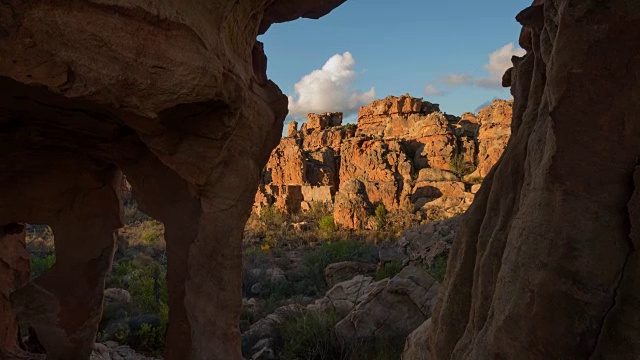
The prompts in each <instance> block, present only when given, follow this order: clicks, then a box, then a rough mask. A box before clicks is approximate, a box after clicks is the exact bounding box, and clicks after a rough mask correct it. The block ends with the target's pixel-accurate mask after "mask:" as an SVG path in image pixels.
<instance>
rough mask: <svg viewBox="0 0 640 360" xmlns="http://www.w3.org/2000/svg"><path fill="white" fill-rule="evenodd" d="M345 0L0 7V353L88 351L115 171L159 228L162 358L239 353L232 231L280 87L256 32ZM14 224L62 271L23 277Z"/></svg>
mask: <svg viewBox="0 0 640 360" xmlns="http://www.w3.org/2000/svg"><path fill="white" fill-rule="evenodd" d="M343 1H344V0H323V1H297V2H289V1H282V0H276V1H273V0H246V1H244V0H243V1H240V2H235V3H229V2H227V1H222V0H219V1H210V0H207V1H204V0H197V1H190V2H169V1H161V0H158V1H148V2H129V1H120V0H106V1H102V0H100V1H97V0H96V1H62V0H60V1H35V2H33V1H29V2H28V1H22V0H17V1H9V2H3V3H2V4H0V184H1V190H0V229H1V230H0V245H2V254H1V255H0V259H1V260H2V262H0V289H1V292H0V295H1V296H0V310H1V312H0V325H2V332H0V336H1V337H0V346H1V347H0V358H2V359H13V358H21V357H23V356H25V354H24V353H23V352H22V350H21V349H20V347H19V346H18V340H17V324H16V321H15V318H16V314H17V316H19V317H21V318H23V319H27V320H28V322H29V323H30V324H31V325H32V326H33V327H34V329H35V330H36V332H37V333H38V338H39V339H40V341H41V343H42V344H43V346H44V347H45V348H46V350H47V359H52V360H54V359H64V360H73V359H87V358H88V357H89V353H90V351H91V347H92V345H93V342H94V340H95V335H96V331H97V326H98V322H99V320H100V316H101V312H102V310H101V309H102V300H103V287H104V278H105V275H106V273H107V272H108V271H109V269H110V264H111V261H112V257H113V252H114V231H115V230H116V229H117V228H119V227H120V226H121V225H122V215H121V201H120V196H121V194H120V191H121V186H120V184H119V182H120V181H121V179H122V173H124V174H126V176H127V178H128V179H129V180H130V182H131V185H132V188H133V194H134V197H135V198H136V199H137V200H138V202H139V203H140V205H141V207H142V208H143V209H144V210H145V212H147V213H149V214H150V215H152V216H154V217H155V218H157V219H159V220H161V221H162V222H164V224H165V227H166V239H167V248H168V283H169V291H170V306H171V310H170V315H169V317H170V318H169V323H170V325H169V331H168V335H167V352H166V355H165V358H166V359H225V360H226V359H230V360H233V359H240V358H241V356H240V338H239V330H238V324H237V320H238V317H239V313H240V307H241V302H240V281H241V280H240V269H241V261H242V260H241V247H240V244H241V236H242V230H243V226H244V223H245V221H246V219H247V217H248V215H249V212H250V209H251V206H252V202H253V197H254V193H255V189H256V187H257V184H258V180H259V175H260V170H261V169H262V168H263V166H264V164H265V163H266V162H267V158H268V156H269V153H270V152H271V150H272V149H273V148H274V147H275V146H276V145H277V142H278V140H279V138H280V135H281V132H282V126H283V121H284V118H285V116H286V114H287V99H286V97H285V96H284V95H283V94H282V93H281V92H280V90H279V89H278V87H277V86H276V85H275V84H274V83H272V82H271V81H269V80H268V79H267V76H266V57H265V55H264V52H263V50H262V44H260V43H259V42H257V41H256V36H257V35H258V34H259V33H263V32H264V31H266V30H267V29H268V28H269V26H270V25H271V24H273V23H276V22H283V21H289V20H294V19H297V18H299V17H309V18H318V17H320V16H322V15H324V14H326V13H328V12H329V11H331V10H332V9H333V8H334V7H336V6H338V5H340V4H341V3H342V2H343ZM21 223H47V224H51V227H52V228H53V231H54V233H55V241H56V258H57V262H56V265H55V266H54V267H53V268H52V269H51V271H49V272H48V273H46V274H44V275H43V276H41V277H39V278H38V279H35V280H34V281H28V275H27V278H25V275H24V273H25V269H26V272H27V274H28V262H25V261H28V257H27V258H26V259H27V260H25V257H24V228H23V227H22V225H21Z"/></svg>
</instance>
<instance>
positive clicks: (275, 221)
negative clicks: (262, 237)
mask: <svg viewBox="0 0 640 360" xmlns="http://www.w3.org/2000/svg"><path fill="white" fill-rule="evenodd" d="M260 220H262V222H263V223H264V225H265V226H266V227H267V230H275V229H279V228H280V227H282V225H283V224H284V223H285V221H286V220H287V215H286V214H285V213H283V212H282V211H281V210H280V209H278V208H277V207H275V206H273V205H271V206H267V207H264V208H262V210H260Z"/></svg>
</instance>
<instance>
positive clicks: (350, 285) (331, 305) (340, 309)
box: [307, 275, 375, 317]
mask: <svg viewBox="0 0 640 360" xmlns="http://www.w3.org/2000/svg"><path fill="white" fill-rule="evenodd" d="M374 285H375V282H374V281H373V279H372V278H371V277H369V276H363V275H358V276H355V277H353V278H352V279H350V280H347V281H343V282H341V283H338V284H335V285H334V286H333V287H332V288H331V289H329V291H327V292H326V294H325V295H324V297H322V298H320V299H318V300H316V301H315V302H314V303H313V304H310V305H308V306H307V309H309V310H310V311H323V312H326V311H335V312H337V313H338V315H339V316H340V317H344V316H346V315H347V314H348V313H349V312H350V311H352V310H353V309H354V308H355V306H356V305H357V304H359V303H360V302H362V301H363V300H364V299H365V298H366V295H367V294H368V293H370V292H371V290H373V288H374Z"/></svg>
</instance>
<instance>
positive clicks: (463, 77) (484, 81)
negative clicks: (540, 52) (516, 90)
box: [440, 43, 526, 88]
mask: <svg viewBox="0 0 640 360" xmlns="http://www.w3.org/2000/svg"><path fill="white" fill-rule="evenodd" d="M525 53H526V51H525V50H524V49H521V48H519V47H516V46H515V45H514V44H513V43H509V44H507V45H505V46H503V47H501V48H500V49H498V50H496V51H494V52H492V53H491V54H489V63H487V64H485V65H484V69H485V70H486V71H487V73H488V76H486V77H479V78H476V77H473V76H471V75H468V74H449V75H447V76H444V77H442V78H440V82H442V83H443V84H445V85H447V86H460V85H475V86H480V87H483V88H499V87H501V86H502V75H504V73H505V72H506V71H507V69H509V68H510V67H511V66H512V64H511V57H512V56H514V55H515V56H523V55H524V54H525Z"/></svg>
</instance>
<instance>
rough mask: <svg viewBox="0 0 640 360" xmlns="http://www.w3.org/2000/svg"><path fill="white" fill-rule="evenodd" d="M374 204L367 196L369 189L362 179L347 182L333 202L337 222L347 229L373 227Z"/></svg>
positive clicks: (334, 216)
mask: <svg viewBox="0 0 640 360" xmlns="http://www.w3.org/2000/svg"><path fill="white" fill-rule="evenodd" d="M372 212H373V205H372V204H371V202H370V201H369V198H368V197H367V189H366V187H365V186H364V184H363V183H362V182H361V181H360V180H351V181H348V182H347V183H345V184H344V185H343V186H342V188H341V189H340V192H339V193H338V194H336V201H335V203H334V204H333V218H334V221H335V224H336V225H338V226H339V227H342V228H345V229H373V224H374V222H373V220H372V219H371V213H372Z"/></svg>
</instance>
